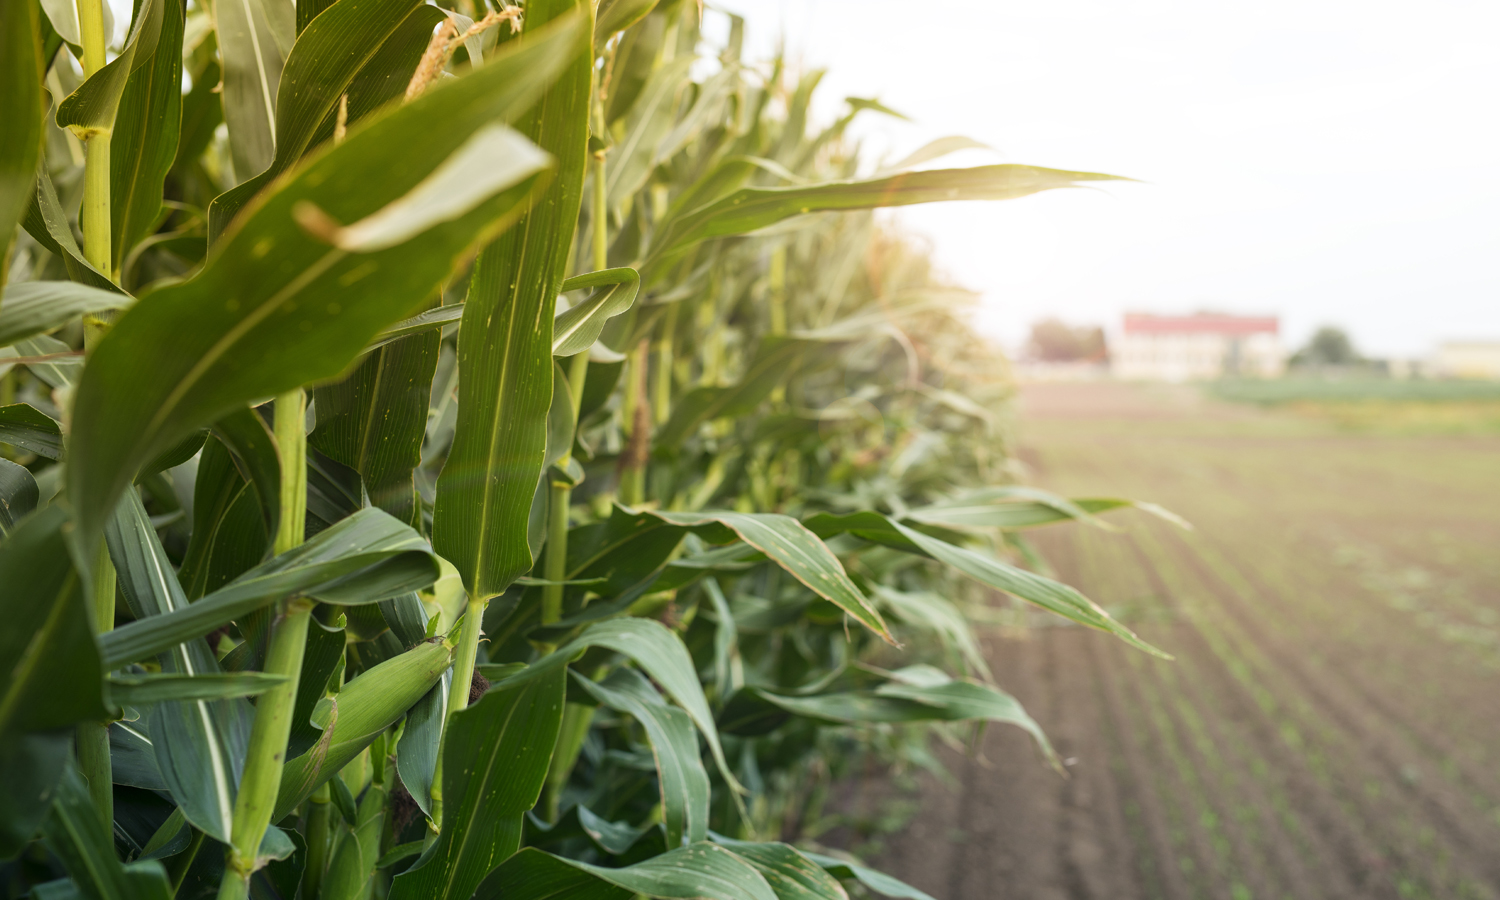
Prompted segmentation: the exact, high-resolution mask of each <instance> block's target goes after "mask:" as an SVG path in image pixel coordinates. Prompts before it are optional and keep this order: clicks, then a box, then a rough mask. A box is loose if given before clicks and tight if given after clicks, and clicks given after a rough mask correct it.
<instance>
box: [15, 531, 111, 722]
mask: <svg viewBox="0 0 1500 900" xmlns="http://www.w3.org/2000/svg"><path fill="white" fill-rule="evenodd" d="M66 524H67V517H66V513H65V512H64V510H63V509H62V508H61V507H59V506H49V507H47V508H45V509H43V510H41V511H40V512H38V513H35V514H34V515H32V516H31V517H29V518H28V519H26V521H25V522H22V523H21V524H20V525H19V526H17V527H16V528H15V530H13V531H12V532H11V533H10V535H9V536H8V537H7V538H6V539H5V542H4V543H0V584H3V585H5V590H3V591H0V621H4V622H5V627H4V628H0V660H3V662H0V666H3V667H4V668H3V669H0V734H5V733H8V732H10V731H11V730H12V729H14V730H19V731H41V730H46V729H53V728H62V727H64V726H67V725H71V724H73V723H74V722H80V721H85V720H97V719H105V718H108V710H107V709H106V707H105V704H104V697H103V694H102V690H103V682H104V678H103V674H104V673H103V669H102V667H101V666H100V663H99V651H98V648H97V647H96V645H95V643H94V636H93V634H92V633H91V632H90V626H89V622H90V619H89V616H88V614H87V613H86V611H85V609H84V602H83V586H82V584H81V579H80V578H79V576H78V573H77V572H76V571H74V569H73V561H72V559H71V558H70V557H69V555H68V549H67V544H66V538H65V535H64V532H63V528H64V526H65V525H66Z"/></svg>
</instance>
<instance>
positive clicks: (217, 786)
mask: <svg viewBox="0 0 1500 900" xmlns="http://www.w3.org/2000/svg"><path fill="white" fill-rule="evenodd" d="M104 538H105V542H106V543H107V544H108V546H109V555H110V559H111V560H112V561H113V562H114V565H115V572H116V573H117V577H118V579H119V582H118V583H119V587H120V593H121V594H123V595H124V597H125V602H126V603H127V604H128V605H129V606H130V610H131V612H132V613H134V614H135V616H136V618H137V622H138V623H144V622H152V621H160V620H161V619H163V618H164V617H167V616H169V615H171V614H172V613H174V612H178V613H180V611H183V610H187V609H189V608H190V607H189V605H188V601H187V596H186V594H185V593H184V592H183V590H182V586H181V584H180V583H179V582H178V580H177V577H176V575H174V574H173V572H172V562H171V560H170V559H169V558H168V557H167V552H166V550H165V549H164V548H163V547H162V545H161V541H160V540H159V539H158V538H157V535H156V529H154V528H152V527H151V521H150V518H149V517H148V516H147V515H146V509H145V507H144V506H143V505H142V504H141V500H140V497H139V495H137V494H136V493H135V491H127V492H126V494H125V496H124V498H122V499H121V501H120V503H119V504H118V506H117V507H116V508H115V514H114V516H113V517H112V518H111V520H110V523H109V524H108V525H107V526H105V530H104ZM202 634H203V632H199V633H197V634H195V635H193V636H192V637H190V638H189V639H186V640H183V641H182V642H180V643H177V644H176V645H175V646H171V647H170V648H164V650H165V652H163V653H162V654H161V656H160V657H159V662H160V664H161V669H162V674H160V675H154V676H145V675H135V676H125V675H115V676H113V677H112V679H111V682H110V691H111V696H112V698H113V699H114V701H115V702H116V703H129V704H132V705H136V704H145V703H152V702H154V703H157V704H158V705H157V706H156V707H155V708H154V709H152V710H151V714H150V719H149V732H150V739H149V740H150V744H151V747H152V752H153V754H154V757H155V764H156V770H157V773H158V777H160V778H161V779H162V781H163V783H164V784H165V786H166V787H167V788H168V789H169V790H170V791H171V794H172V797H173V799H174V800H176V802H177V805H178V807H179V808H180V809H181V810H182V811H183V814H184V815H185V816H186V817H187V819H188V821H190V822H192V823H193V824H194V825H195V826H196V827H197V828H198V829H199V830H201V831H203V832H204V833H206V834H209V835H212V836H213V837H214V838H216V839H218V840H220V841H228V840H229V836H230V822H231V818H232V816H233V814H234V799H235V795H236V793H237V792H238V783H239V772H240V769H241V767H242V766H243V765H244V759H245V752H246V747H247V745H248V739H249V733H250V721H251V718H252V715H253V714H252V711H251V709H250V705H249V703H248V702H246V701H245V700H243V699H231V698H242V697H245V696H248V695H249V694H251V693H258V692H260V691H262V690H265V689H266V688H269V687H271V686H272V685H273V684H275V683H276V682H278V681H280V680H281V679H280V678H279V677H276V676H266V675H264V674H263V673H259V672H256V673H233V674H225V673H224V672H222V671H221V669H220V667H219V661H218V659H217V658H216V657H215V655H214V653H213V650H212V648H210V647H209V646H208V642H207V641H206V640H204V639H203V637H202ZM121 682H123V684H121ZM153 682H154V683H153ZM236 685H238V686H239V687H240V688H241V689H239V690H235V689H233V688H234V687H235V686H236ZM122 687H123V690H122V689H120V688H122ZM247 687H248V688H250V690H248V691H246V690H244V689H243V688H247ZM162 689H165V690H166V692H167V695H166V696H162V695H161V691H162ZM205 689H206V690H205ZM226 689H229V690H228V692H227V693H226ZM153 692H156V693H155V695H154V696H153ZM163 701H165V702H163ZM113 731H114V729H111V732H112V733H113Z"/></svg>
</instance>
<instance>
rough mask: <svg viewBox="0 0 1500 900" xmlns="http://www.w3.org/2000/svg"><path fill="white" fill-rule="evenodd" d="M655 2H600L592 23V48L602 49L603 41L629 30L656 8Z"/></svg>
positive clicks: (633, 0) (627, 0)
mask: <svg viewBox="0 0 1500 900" xmlns="http://www.w3.org/2000/svg"><path fill="white" fill-rule="evenodd" d="M656 3H657V0H600V2H599V10H598V13H597V16H596V19H595V21H594V46H595V47H601V48H602V47H603V46H604V43H605V41H608V40H609V39H610V38H612V37H614V36H615V35H616V34H618V33H619V32H621V31H624V30H625V29H627V28H629V27H630V26H632V25H634V24H635V23H637V22H639V21H640V20H641V19H644V18H645V17H646V14H647V13H649V12H651V10H652V9H654V8H656Z"/></svg>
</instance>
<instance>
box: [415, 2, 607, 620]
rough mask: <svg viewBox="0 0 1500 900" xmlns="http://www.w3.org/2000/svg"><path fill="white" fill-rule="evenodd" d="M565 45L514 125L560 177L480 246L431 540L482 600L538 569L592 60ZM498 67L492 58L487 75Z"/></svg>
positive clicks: (561, 7)
mask: <svg viewBox="0 0 1500 900" xmlns="http://www.w3.org/2000/svg"><path fill="white" fill-rule="evenodd" d="M579 5H580V4H579V3H578V2H577V0H533V2H532V3H530V5H528V6H527V8H526V25H525V29H526V30H525V33H526V34H528V35H529V34H532V33H534V32H536V31H537V30H539V29H545V28H547V27H548V25H549V23H551V22H553V21H554V20H557V19H559V18H565V19H568V20H570V21H578V20H577V19H575V18H574V17H573V13H574V10H575V9H577V8H578V7H579ZM583 8H584V9H585V10H587V8H588V7H587V4H583ZM559 51H560V57H559V61H560V62H561V63H563V64H564V65H565V68H564V69H563V71H562V72H561V74H560V75H559V77H558V79H557V81H556V82H555V83H554V84H552V85H551V86H550V87H549V88H548V89H547V91H546V93H545V94H544V95H543V97H542V99H541V101H540V102H539V103H538V104H537V105H536V107H535V108H534V109H532V110H531V112H530V113H529V114H528V115H527V116H525V117H523V118H522V119H521V120H520V121H518V122H517V123H516V127H517V128H518V130H520V131H521V133H522V134H524V135H526V136H527V137H528V138H530V139H531V140H533V141H534V142H535V143H536V144H537V146H539V147H541V148H542V149H543V150H544V151H546V152H547V153H550V154H551V155H552V156H553V157H554V158H555V159H556V160H557V170H556V177H555V178H554V179H553V181H552V183H551V184H550V185H549V186H548V187H547V189H546V191H545V192H544V193H543V195H542V197H541V199H539V200H538V201H537V206H536V208H535V209H534V210H532V211H531V212H530V213H528V214H527V215H526V216H525V217H523V219H522V220H521V221H520V222H519V223H517V225H516V226H515V227H514V228H512V229H511V230H509V231H507V232H506V233H505V234H503V235H501V236H500V237H499V239H497V240H496V241H495V242H494V243H492V244H490V245H489V246H488V247H486V248H485V249H484V251H483V252H481V253H480V255H479V258H478V260H477V261H476V262H475V264H474V273H473V276H472V277H471V278H470V281H469V295H468V299H467V300H466V302H465V304H464V316H463V325H462V327H461V329H460V332H459V334H460V338H459V344H458V370H459V376H458V420H457V427H456V429H455V431H454V435H453V445H452V448H451V449H450V450H449V453H448V460H447V463H446V464H445V465H444V467H443V471H442V475H441V476H439V478H438V483H437V499H436V502H435V506H434V510H433V523H432V540H433V547H434V548H435V549H436V550H437V552H438V553H439V554H441V555H442V557H443V558H444V559H447V560H449V561H451V562H452V563H453V565H454V566H455V567H456V568H457V569H458V571H459V574H460V575H462V577H463V581H464V587H465V589H466V590H468V592H469V595H470V596H471V597H476V598H484V599H487V598H489V597H493V596H496V595H498V594H500V593H501V592H503V591H504V590H505V589H506V588H507V587H509V586H510V583H511V582H512V581H514V580H515V579H516V578H518V577H520V576H521V575H524V574H526V571H527V570H528V569H530V568H531V565H532V557H531V549H530V544H529V542H528V540H527V533H528V528H527V525H528V520H529V519H530V514H531V507H532V499H533V498H534V496H535V494H536V490H537V480H538V479H539V478H540V477H541V474H542V464H543V457H544V455H545V453H546V444H547V410H548V409H549V407H550V406H551V404H552V336H551V327H552V318H553V311H554V308H555V306H556V301H557V293H558V289H559V288H560V287H561V285H562V280H563V270H564V267H565V266H566V265H567V259H568V251H569V248H570V247H571V246H572V243H573V229H574V227H575V226H576V224H577V221H578V210H579V203H580V200H581V199H582V194H583V176H584V169H585V166H586V165H587V153H586V150H587V146H588V133H589V128H588V108H589V86H590V83H591V78H592V74H591V73H592V67H593V59H594V57H593V52H592V49H591V48H590V46H589V43H588V40H587V36H585V39H584V40H582V41H579V42H578V43H576V44H572V45H570V46H569V49H568V50H566V51H561V48H559ZM494 67H495V63H494V60H493V59H491V60H488V61H486V63H485V65H484V67H483V68H482V69H480V70H479V71H480V73H481V76H480V77H485V76H488V74H489V73H490V72H491V71H492V70H493V69H494ZM469 77H470V78H474V77H476V76H474V75H470V76H469Z"/></svg>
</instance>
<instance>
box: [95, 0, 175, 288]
mask: <svg viewBox="0 0 1500 900" xmlns="http://www.w3.org/2000/svg"><path fill="white" fill-rule="evenodd" d="M155 6H159V7H160V9H161V25H160V26H159V27H160V34H159V36H158V38H157V42H156V47H155V48H154V49H153V50H151V51H149V52H148V51H146V50H145V49H144V48H143V49H141V50H139V51H137V52H138V53H144V54H147V56H148V57H149V61H148V62H146V64H144V65H141V66H138V67H136V69H135V71H133V72H132V73H131V74H130V78H129V79H128V80H127V81H126V83H125V89H124V92H123V93H122V94H121V95H120V104H119V109H118V111H117V112H116V113H115V118H114V135H113V137H112V138H111V139H110V155H109V218H110V231H109V233H110V242H111V244H112V248H111V254H110V266H111V268H112V269H113V271H115V272H120V271H121V269H122V268H124V264H125V258H126V256H127V255H129V253H130V251H131V249H133V248H134V247H135V246H136V244H138V243H139V242H140V241H141V239H143V238H145V237H146V236H147V235H149V234H151V233H152V232H153V231H155V230H156V226H157V224H158V222H159V220H160V219H161V209H162V206H161V201H162V184H163V182H164V181H165V180H166V177H167V170H168V169H170V168H172V159H173V158H174V157H175V156H176V155H177V137H178V132H179V130H180V129H181V127H182V27H183V22H182V7H181V6H179V5H178V4H176V3H167V2H158V3H156V4H155Z"/></svg>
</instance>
